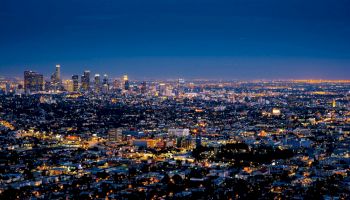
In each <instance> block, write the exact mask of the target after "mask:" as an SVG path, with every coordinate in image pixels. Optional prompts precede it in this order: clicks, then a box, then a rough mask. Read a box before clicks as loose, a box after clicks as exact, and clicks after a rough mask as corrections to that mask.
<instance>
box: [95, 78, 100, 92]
mask: <svg viewBox="0 0 350 200" xmlns="http://www.w3.org/2000/svg"><path fill="white" fill-rule="evenodd" d="M94 89H95V92H97V93H99V92H100V89H101V78H100V74H95V85H94Z"/></svg>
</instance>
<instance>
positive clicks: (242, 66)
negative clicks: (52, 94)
mask: <svg viewBox="0 0 350 200" xmlns="http://www.w3.org/2000/svg"><path fill="white" fill-rule="evenodd" d="M17 3H18V2H17ZM17 3H16V2H13V1H7V2H4V6H2V7H1V9H0V16H1V18H2V19H3V20H1V22H0V25H1V26H2V27H3V28H2V29H3V31H2V32H1V33H0V35H1V36H2V37H0V43H1V45H0V75H2V76H20V75H21V74H22V72H23V71H25V70H34V71H40V72H41V73H43V74H44V75H45V76H46V75H50V74H51V69H50V68H51V66H53V65H55V64H57V63H60V64H61V65H62V66H63V67H65V68H66V70H65V73H63V76H65V77H69V76H71V75H72V74H77V73H79V72H81V71H83V70H86V69H89V70H91V71H92V72H95V71H96V73H101V74H102V73H107V74H110V75H111V76H117V75H120V74H129V75H130V76H131V77H135V78H138V79H150V78H177V77H185V78H214V79H222V78H224V79H278V78H284V79H304V78H313V79H349V75H348V74H350V68H349V64H350V56H349V55H350V49H349V48H348V47H349V44H350V39H349V37H348V35H349V33H350V28H349V27H350V26H349V24H350V20H349V19H350V16H349V12H348V11H347V8H348V7H349V1H345V0H341V1H337V2H336V3H335V2H334V1H329V0H322V1H318V3H317V4H315V3H313V2H304V1H299V0H298V1H293V2H279V1H275V0H268V1H264V2H261V1H257V0H249V1H241V0H238V1H220V2H217V1H216V2H214V1H201V2H197V1H176V2H175V1H147V2H141V1H131V2H115V1H104V2H102V3H96V2H94V1H84V3H82V2H79V1H76V2H73V3H72V2H68V1H59V2H46V1H42V0H38V1H35V2H21V4H17ZM63 10H64V12H62V11H63Z"/></svg>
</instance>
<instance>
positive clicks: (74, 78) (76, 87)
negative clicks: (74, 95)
mask: <svg viewBox="0 0 350 200" xmlns="http://www.w3.org/2000/svg"><path fill="white" fill-rule="evenodd" d="M72 81H73V91H74V92H77V91H78V90H79V76H78V75H73V76H72Z"/></svg>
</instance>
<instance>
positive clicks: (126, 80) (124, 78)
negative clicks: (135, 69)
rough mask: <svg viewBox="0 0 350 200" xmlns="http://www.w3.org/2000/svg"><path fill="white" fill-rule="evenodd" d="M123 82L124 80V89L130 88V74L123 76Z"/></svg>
mask: <svg viewBox="0 0 350 200" xmlns="http://www.w3.org/2000/svg"><path fill="white" fill-rule="evenodd" d="M123 82H124V89H125V90H129V88H130V84H129V78H128V75H124V76H123Z"/></svg>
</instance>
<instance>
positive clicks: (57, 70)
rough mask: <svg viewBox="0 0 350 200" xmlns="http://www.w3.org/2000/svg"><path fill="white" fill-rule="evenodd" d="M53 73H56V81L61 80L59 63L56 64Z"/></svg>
mask: <svg viewBox="0 0 350 200" xmlns="http://www.w3.org/2000/svg"><path fill="white" fill-rule="evenodd" d="M55 75H56V82H57V83H60V82H61V65H56V71H55Z"/></svg>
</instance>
